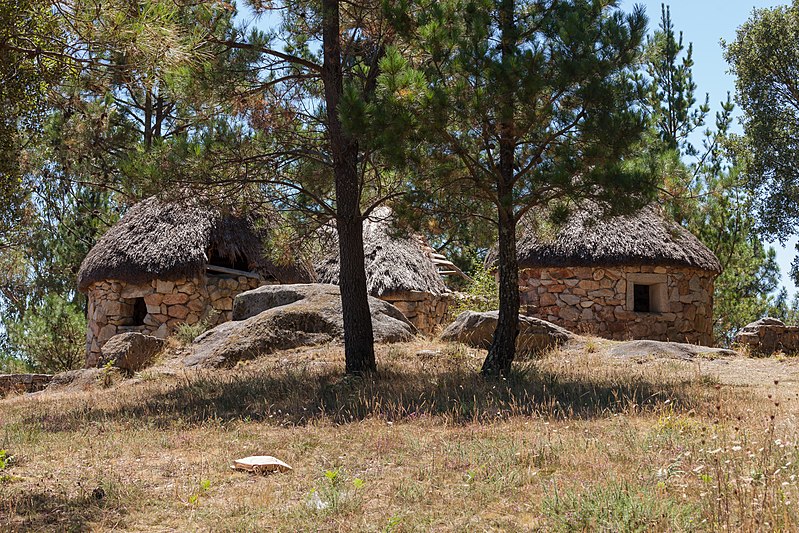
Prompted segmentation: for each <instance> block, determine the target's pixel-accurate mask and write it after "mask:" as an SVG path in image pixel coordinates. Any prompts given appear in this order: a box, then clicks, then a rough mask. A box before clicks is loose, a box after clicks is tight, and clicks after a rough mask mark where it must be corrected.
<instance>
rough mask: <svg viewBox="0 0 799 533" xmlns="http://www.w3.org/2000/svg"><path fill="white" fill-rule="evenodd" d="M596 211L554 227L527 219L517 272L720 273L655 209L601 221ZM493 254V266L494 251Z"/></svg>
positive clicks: (702, 249) (709, 256)
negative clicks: (625, 269)
mask: <svg viewBox="0 0 799 533" xmlns="http://www.w3.org/2000/svg"><path fill="white" fill-rule="evenodd" d="M594 211H595V210H592V209H587V208H584V209H581V210H575V211H574V212H573V213H572V214H571V215H570V217H569V219H568V220H567V221H566V222H565V223H564V224H562V225H557V226H547V225H546V224H545V223H543V222H542V221H541V219H536V218H535V217H530V219H529V220H526V221H525V222H524V223H523V224H522V225H521V226H522V230H521V235H520V237H519V242H518V246H517V250H518V258H519V268H535V267H559V266H563V267H565V266H625V265H629V266H638V265H650V266H678V267H689V268H697V269H700V270H706V271H710V272H721V264H720V263H719V260H718V258H716V256H715V255H714V254H713V252H712V251H710V250H709V249H708V248H707V247H706V246H705V245H704V244H702V242H701V241H700V240H699V239H697V238H696V237H695V236H694V235H693V234H691V232H689V231H688V230H686V229H685V228H683V227H682V226H680V225H679V224H677V223H675V222H673V221H671V220H669V219H666V217H665V216H664V215H663V214H661V212H660V210H659V209H658V208H657V207H655V206H649V207H646V208H644V209H641V210H640V211H638V212H636V213H635V214H632V215H626V216H615V217H604V218H603V217H601V216H597V215H595V214H594ZM491 255H492V257H491V258H489V261H490V260H492V259H493V260H494V261H495V260H496V252H495V251H493V252H492V254H491Z"/></svg>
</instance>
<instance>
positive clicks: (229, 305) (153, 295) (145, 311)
mask: <svg viewBox="0 0 799 533" xmlns="http://www.w3.org/2000/svg"><path fill="white" fill-rule="evenodd" d="M264 233H265V230H262V229H260V228H259V229H256V225H255V223H254V222H253V221H252V219H250V218H249V217H243V216H236V215H231V214H227V215H223V214H222V213H221V212H219V211H217V210H214V209H211V208H207V207H201V206H198V205H193V204H189V205H186V204H183V203H181V204H177V203H170V202H164V201H160V200H158V199H156V198H148V199H146V200H143V201H142V202H140V203H138V204H136V205H134V206H133V207H131V208H130V209H129V210H128V212H127V213H126V214H125V216H123V217H122V219H121V220H120V221H119V222H118V223H117V224H115V225H114V226H112V227H111V228H110V229H109V230H108V231H107V232H106V233H105V234H104V235H103V236H102V237H101V238H100V240H99V241H98V242H97V244H96V245H95V246H94V248H92V250H91V251H90V252H89V254H88V255H87V256H86V258H85V259H84V260H83V263H82V264H81V267H80V270H79V271H78V288H79V289H80V290H81V291H82V292H84V293H86V295H87V296H88V331H87V334H86V364H87V366H94V365H95V364H96V363H97V361H98V360H99V357H100V349H101V347H102V346H103V344H104V343H105V342H106V341H107V340H108V339H110V338H111V337H113V336H114V335H116V334H118V333H124V332H129V331H136V332H141V333H148V334H153V335H156V336H158V337H162V338H163V337H166V336H167V335H169V334H170V333H171V332H172V331H173V330H174V328H175V327H176V326H177V325H178V324H180V323H186V324H195V323H197V322H200V321H201V320H207V321H208V322H209V324H210V325H215V324H219V323H221V322H225V321H227V320H230V318H231V311H232V309H233V297H234V296H236V295H237V294H239V293H241V292H244V291H247V290H250V289H254V288H256V287H259V286H261V285H264V284H270V283H307V282H309V281H312V277H313V276H312V274H311V273H310V271H309V270H308V269H304V268H303V267H302V266H301V265H299V264H294V265H291V266H279V265H276V264H275V263H273V262H271V261H270V260H268V259H266V258H265V257H264V249H263V244H262V243H263V240H264V239H263V237H264V236H265V235H264Z"/></svg>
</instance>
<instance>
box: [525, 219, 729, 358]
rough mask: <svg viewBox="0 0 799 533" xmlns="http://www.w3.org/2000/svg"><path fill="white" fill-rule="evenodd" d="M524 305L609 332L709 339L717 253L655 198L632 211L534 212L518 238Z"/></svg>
mask: <svg viewBox="0 0 799 533" xmlns="http://www.w3.org/2000/svg"><path fill="white" fill-rule="evenodd" d="M517 250H518V252H517V253H518V258H519V270H520V272H519V290H520V292H521V294H520V296H521V311H522V313H525V314H528V315H531V316H535V317H539V318H542V319H544V320H548V321H550V322H553V323H555V324H557V325H559V326H562V327H564V328H566V329H569V330H571V331H575V332H584V333H592V334H595V335H599V336H601V337H605V338H609V339H619V340H621V339H652V340H663V341H677V342H688V343H692V344H702V345H710V344H711V343H712V342H713V283H714V280H715V278H716V276H718V274H719V273H720V272H721V265H720V264H719V261H718V259H717V258H716V256H715V255H714V254H713V252H711V251H710V250H709V249H708V248H707V247H706V246H705V245H704V244H702V243H701V242H700V241H699V239H697V238H696V237H695V236H694V235H692V234H691V233H690V232H689V231H687V230H686V229H685V228H683V227H681V226H680V225H678V224H676V223H674V222H672V221H669V220H666V218H665V217H664V216H663V215H662V214H661V213H660V211H659V210H658V208H657V207H654V206H650V207H647V208H644V209H642V210H641V211H639V212H637V213H635V214H633V215H629V216H616V217H606V218H596V217H595V216H592V215H591V213H590V210H588V209H584V210H579V211H576V212H574V213H573V214H572V215H571V216H570V218H569V219H568V220H567V221H566V222H565V223H564V224H562V225H558V226H552V225H547V224H546V223H544V222H542V221H539V220H537V219H535V218H534V217H531V219H530V220H527V221H525V223H524V225H523V230H522V234H521V236H520V239H519V243H518V248H517Z"/></svg>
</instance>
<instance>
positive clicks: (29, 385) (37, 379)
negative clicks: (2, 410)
mask: <svg viewBox="0 0 799 533" xmlns="http://www.w3.org/2000/svg"><path fill="white" fill-rule="evenodd" d="M52 380H53V376H51V375H50V374H0V396H5V395H6V394H9V393H12V392H37V391H40V390H44V388H45V387H47V385H48V384H49V383H50V382H51V381H52Z"/></svg>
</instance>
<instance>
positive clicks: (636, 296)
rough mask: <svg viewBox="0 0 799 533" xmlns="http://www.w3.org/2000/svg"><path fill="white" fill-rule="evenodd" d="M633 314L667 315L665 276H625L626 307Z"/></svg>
mask: <svg viewBox="0 0 799 533" xmlns="http://www.w3.org/2000/svg"><path fill="white" fill-rule="evenodd" d="M626 309H627V310H628V311H632V312H634V313H667V312H668V311H669V296H668V279H667V276H666V274H643V273H640V274H639V273H630V274H627V306H626Z"/></svg>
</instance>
